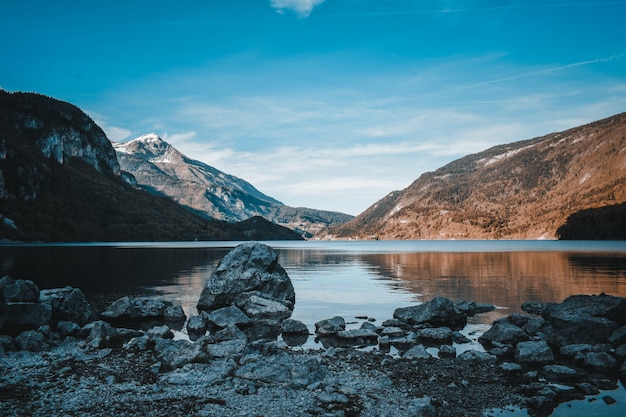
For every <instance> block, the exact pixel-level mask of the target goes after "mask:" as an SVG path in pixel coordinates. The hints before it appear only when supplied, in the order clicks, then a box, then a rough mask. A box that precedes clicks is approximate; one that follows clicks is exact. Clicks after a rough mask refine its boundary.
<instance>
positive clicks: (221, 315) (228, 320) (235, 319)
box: [207, 306, 250, 328]
mask: <svg viewBox="0 0 626 417" xmlns="http://www.w3.org/2000/svg"><path fill="white" fill-rule="evenodd" d="M207 319H208V321H209V323H211V324H214V325H215V326H217V327H220V328H224V327H228V326H230V325H233V324H234V325H238V324H239V325H247V324H249V323H250V318H249V317H248V316H247V315H246V313H244V312H243V311H241V309H240V308H238V307H236V306H227V307H222V308H219V309H217V310H214V311H212V312H211V313H210V314H209V315H208V317H207Z"/></svg>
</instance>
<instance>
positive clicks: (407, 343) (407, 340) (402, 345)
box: [389, 332, 419, 352]
mask: <svg viewBox="0 0 626 417" xmlns="http://www.w3.org/2000/svg"><path fill="white" fill-rule="evenodd" d="M389 343H390V344H391V345H392V346H394V347H395V348H396V349H398V350H399V351H402V352H405V351H407V350H409V349H410V348H412V347H413V346H415V345H418V344H419V341H418V340H417V335H416V334H415V333H413V332H411V333H409V334H408V335H406V336H404V337H400V338H398V339H390V341H389Z"/></svg>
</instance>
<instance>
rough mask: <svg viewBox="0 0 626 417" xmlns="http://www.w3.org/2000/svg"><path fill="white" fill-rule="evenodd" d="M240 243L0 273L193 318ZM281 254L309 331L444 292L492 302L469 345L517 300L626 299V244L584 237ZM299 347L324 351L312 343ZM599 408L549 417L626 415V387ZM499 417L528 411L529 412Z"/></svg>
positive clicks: (563, 409)
mask: <svg viewBox="0 0 626 417" xmlns="http://www.w3.org/2000/svg"><path fill="white" fill-rule="evenodd" d="M238 243H239V242H182V243H170V242H167V243H160V242H156V243H93V244H59V245H13V246H8V245H3V246H2V245H0V275H10V276H11V277H13V278H15V279H31V280H33V281H34V282H35V283H36V284H37V285H38V286H39V287H40V288H42V289H43V288H55V287H63V286H66V285H71V286H74V287H78V288H81V289H82V291H83V292H84V293H85V295H86V296H87V298H88V299H89V301H90V302H91V304H92V305H93V306H94V308H95V309H96V310H98V311H102V310H103V309H104V308H106V307H107V306H108V305H109V304H110V303H111V302H113V301H115V300H116V299H117V298H119V297H122V296H124V295H160V296H162V297H164V298H166V299H168V300H173V301H177V302H179V303H180V304H181V305H182V306H183V308H184V310H185V312H186V313H187V315H188V316H189V315H190V314H195V313H196V312H197V311H196V307H195V306H196V303H197V301H198V299H199V297H200V293H201V292H202V288H203V287H204V284H205V282H206V281H207V280H208V279H209V277H210V276H211V273H212V272H213V270H214V269H215V267H216V266H217V263H218V262H219V260H220V259H221V258H222V257H223V256H224V255H225V254H226V253H227V252H228V251H229V250H230V249H232V248H233V247H235V246H236V245H237V244H238ZM266 243H267V244H268V245H270V246H272V247H273V248H274V249H275V250H276V251H277V253H278V258H279V263H280V264H281V265H282V266H283V267H284V268H285V269H286V271H287V273H288V274H289V276H290V278H291V280H292V282H293V285H294V288H295V292H296V305H295V310H294V313H293V315H292V318H295V319H298V320H301V321H303V322H304V323H305V324H307V326H309V329H310V330H311V331H313V330H314V323H315V322H316V321H319V320H321V319H325V318H330V317H332V316H335V315H340V316H343V317H344V318H345V319H346V321H347V322H348V323H349V326H348V327H349V328H350V327H358V326H359V325H360V323H361V322H362V321H363V320H362V319H360V320H359V319H356V318H355V317H356V316H368V317H371V318H374V319H376V321H375V323H382V321H384V320H386V319H388V318H391V317H392V315H393V311H394V310H395V309H396V308H398V307H404V306H408V305H413V304H416V303H419V302H422V301H428V300H430V299H432V298H434V297H436V296H445V297H448V298H451V299H452V300H454V301H459V300H468V301H477V302H480V303H491V304H494V305H496V306H497V307H498V309H497V310H495V311H493V312H491V313H488V314H483V315H478V316H475V317H472V318H470V321H469V325H468V326H467V327H466V329H465V330H464V333H465V334H466V335H468V336H470V338H471V339H472V340H473V343H472V344H471V345H469V346H465V345H461V346H457V352H458V353H460V351H462V350H465V349H468V348H480V345H479V344H478V343H477V342H476V339H477V335H478V334H480V332H482V331H484V330H486V329H487V328H488V327H489V325H490V324H491V323H492V322H493V320H495V319H497V318H500V317H504V316H507V315H509V314H511V313H513V312H520V311H521V309H520V306H521V304H522V303H523V302H524V301H543V302H561V301H563V300H564V299H565V298H567V297H568V296H570V295H574V294H599V293H602V292H604V293H607V294H611V295H615V296H622V297H626V242H597V241H593V242H586V241H584V242H581V241H304V242H303V241H279V242H266ZM305 347H319V346H318V345H316V343H315V342H314V340H313V338H309V341H308V342H307V345H306V346H305ZM610 394H611V395H612V396H613V397H615V398H616V399H617V400H618V403H617V405H616V406H610V407H608V406H606V405H604V403H603V402H602V401H600V400H599V401H595V402H589V401H587V400H583V401H575V402H574V406H573V407H572V406H571V405H570V404H562V405H561V406H559V407H558V408H557V409H556V410H555V411H554V413H553V416H587V415H604V416H621V415H623V413H624V404H625V403H626V390H625V389H624V388H623V387H621V388H620V389H618V390H616V391H612V392H610ZM494 414H498V415H507V416H527V413H526V412H525V410H516V412H511V411H508V410H504V411H502V414H499V413H496V412H494Z"/></svg>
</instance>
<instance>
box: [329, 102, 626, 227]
mask: <svg viewBox="0 0 626 417" xmlns="http://www.w3.org/2000/svg"><path fill="white" fill-rule="evenodd" d="M624 201H626V113H621V114H617V115H615V116H612V117H609V118H606V119H602V120H599V121H596V122H592V123H589V124H586V125H583V126H579V127H575V128H572V129H568V130H566V131H563V132H557V133H551V134H548V135H545V136H541V137H537V138H534V139H528V140H523V141H518V142H513V143H509V144H504V145H498V146H494V147H492V148H489V149H487V150H485V151H482V152H479V153H475V154H470V155H467V156H465V157H462V158H459V159H457V160H455V161H452V162H450V163H449V164H446V165H444V166H443V167H441V168H439V169H437V170H435V171H432V172H427V173H424V174H422V175H421V176H420V177H419V178H418V179H416V180H415V181H414V182H413V183H412V184H410V185H409V186H408V187H407V188H405V189H404V190H400V191H393V192H391V193H389V194H388V195H386V196H385V197H383V198H382V199H380V200H378V201H377V202H376V203H374V204H373V205H372V206H370V207H369V208H368V209H366V210H365V211H364V212H363V213H361V214H359V215H358V216H357V217H355V218H354V219H353V220H351V221H350V222H347V223H346V224H344V225H341V226H337V227H329V228H327V229H326V230H324V231H322V232H321V233H320V234H319V235H318V236H319V237H320V238H335V239H336V238H339V239H347V238H357V239H368V238H374V239H541V238H548V239H554V238H558V237H559V235H558V233H557V231H558V229H559V227H560V226H562V225H563V224H565V223H566V221H567V219H568V217H569V216H571V215H573V214H575V213H576V212H579V211H582V210H587V209H597V208H601V207H605V206H611V205H617V204H620V203H623V202H624ZM587 236H589V235H588V234H587Z"/></svg>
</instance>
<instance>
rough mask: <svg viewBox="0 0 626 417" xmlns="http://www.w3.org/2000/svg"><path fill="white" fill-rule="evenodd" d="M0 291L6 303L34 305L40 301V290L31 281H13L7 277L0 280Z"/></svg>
mask: <svg viewBox="0 0 626 417" xmlns="http://www.w3.org/2000/svg"><path fill="white" fill-rule="evenodd" d="M0 290H1V291H2V294H3V295H4V299H5V300H6V301H13V302H32V303H34V302H37V301H39V288H37V285H35V283H34V282H33V281H31V280H25V279H18V280H13V279H12V278H11V277H8V276H5V277H2V279H0Z"/></svg>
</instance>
